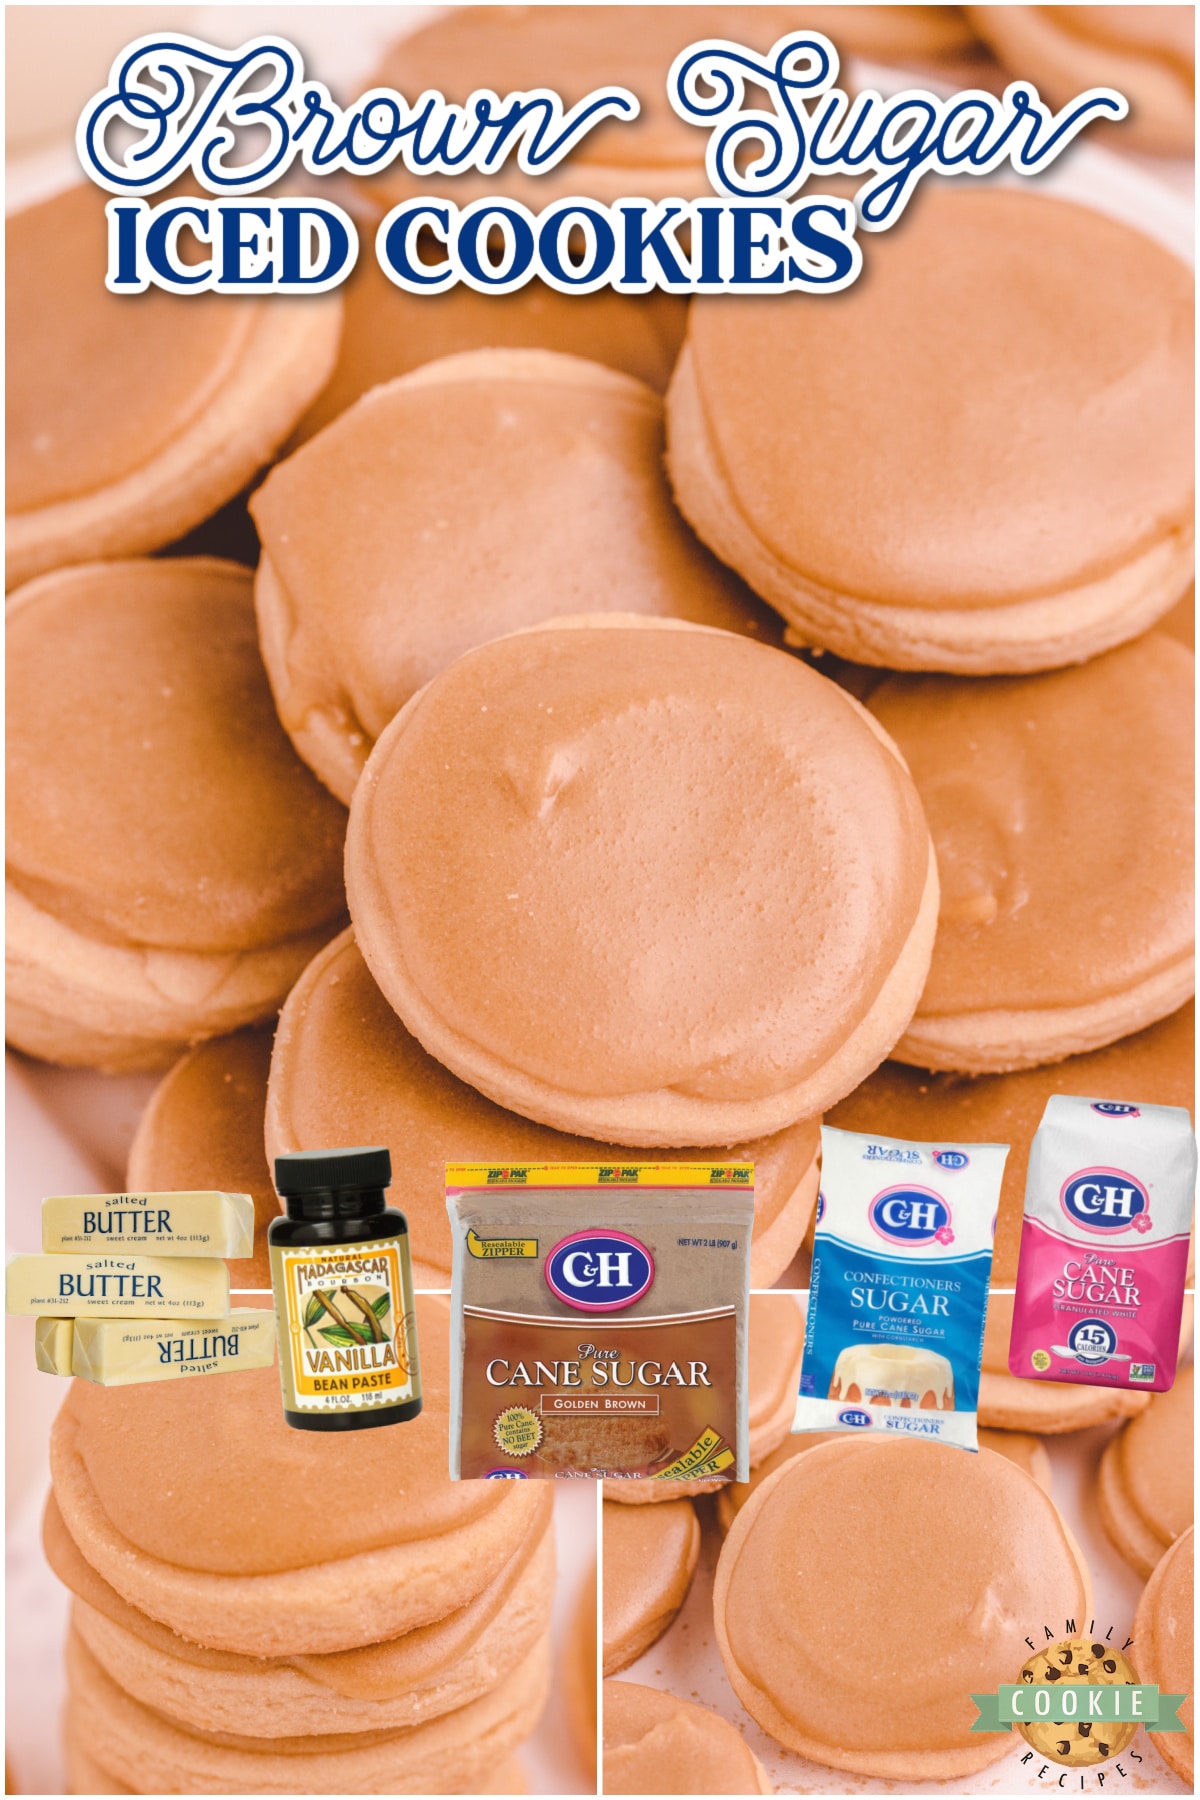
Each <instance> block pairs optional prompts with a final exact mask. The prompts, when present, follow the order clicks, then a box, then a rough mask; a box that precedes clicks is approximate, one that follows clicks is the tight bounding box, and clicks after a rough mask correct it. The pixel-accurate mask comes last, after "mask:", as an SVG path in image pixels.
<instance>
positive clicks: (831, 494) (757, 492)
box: [667, 184, 1194, 675]
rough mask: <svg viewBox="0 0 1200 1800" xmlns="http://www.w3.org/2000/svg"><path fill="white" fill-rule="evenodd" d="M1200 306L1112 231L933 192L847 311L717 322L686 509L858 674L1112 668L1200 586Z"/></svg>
mask: <svg viewBox="0 0 1200 1800" xmlns="http://www.w3.org/2000/svg"><path fill="white" fill-rule="evenodd" d="M1192 307H1193V301H1192V278H1191V275H1190V273H1189V271H1188V270H1187V269H1186V268H1185V267H1184V265H1183V264H1182V263H1181V262H1178V261H1177V260H1176V259H1175V258H1174V257H1173V256H1171V255H1170V254H1169V253H1168V252H1167V251H1165V250H1162V249H1160V248H1159V247H1158V246H1157V245H1156V244H1154V243H1153V242H1151V241H1150V240H1149V239H1147V238H1144V237H1142V236H1141V234H1140V233H1138V232H1136V231H1132V230H1130V229H1129V228H1128V227H1127V226H1124V225H1119V224H1117V223H1116V222H1115V221H1113V220H1112V219H1107V218H1104V217H1102V216H1101V215H1100V214H1099V213H1095V212H1091V211H1088V210H1087V209H1085V208H1083V207H1078V206H1073V205H1069V204H1066V203H1064V202H1063V201H1059V200H1050V199H1045V198H1043V197H1041V196H1038V195H1035V194H1031V193H1029V192H1027V191H1025V190H1022V191H1019V192H1018V191H1015V190H1011V189H1004V188H971V189H970V190H968V189H967V188H965V187H963V186H962V185H961V184H960V185H956V186H951V185H950V184H944V185H943V186H941V187H938V188H926V189H924V190H922V192H921V193H920V195H919V196H918V197H917V199H916V200H915V201H914V202H913V204H912V205H911V206H910V207H909V208H908V211H907V212H906V214H905V216H904V218H903V219H902V221H901V223H900V224H899V225H898V226H896V227H895V228H894V229H893V230H891V231H889V232H888V233H886V234H885V235H883V236H880V237H877V238H875V239H874V240H873V241H872V243H871V244H870V245H869V246H868V254H867V267H866V269H865V271H864V273H863V274H862V276H861V277H860V278H859V280H858V281H857V282H856V283H855V284H854V286H853V287H851V288H848V289H847V290H846V292H845V293H841V294H835V295H830V296H826V297H825V298H823V299H822V300H821V301H820V302H819V304H814V305H807V306H804V305H801V306H790V305H789V306H765V307H764V306H763V305H762V304H761V302H759V301H756V300H753V299H746V298H744V297H723V298H719V299H700V300H697V301H695V302H694V303H693V305H692V308H691V312H690V315H689V322H688V336H687V342H686V344H685V346H684V349H683V352H682V354H681V356H680V359H679V362H678V364H677V365H676V369H675V374H674V377H673V378H672V382H671V388H670V392H669V394H668V407H667V411H668V443H669V466H670V472H671V480H672V482H673V484H674V487H675V493H676V497H677V498H678V500H679V503H680V505H681V506H682V508H683V510H684V512H685V513H686V514H687V516H688V518H689V519H690V520H691V522H692V524H693V525H694V526H695V528H696V530H697V532H698V533H699V535H700V536H701V537H702V538H703V539H704V541H705V543H707V544H709V545H710V546H711V547H712V549H714V550H715V551H716V553H717V555H718V556H720V557H722V558H723V559H724V560H725V561H726V562H728V563H730V564H731V565H732V566H733V567H734V568H735V569H737V570H738V572H739V573H740V574H741V575H743V576H744V577H745V579H746V580H747V581H748V582H749V583H750V585H751V587H753V588H754V589H756V591H757V592H758V593H760V594H761V595H762V596H763V597H764V599H766V600H769V601H770V602H771V604H772V605H773V606H775V607H777V608H778V610H779V611H780V612H781V613H782V614H783V615H784V617H785V618H786V619H787V620H788V621H789V623H790V624H791V625H792V627H793V628H794V632H795V634H796V635H797V636H798V637H799V638H800V639H802V640H803V641H806V642H808V643H812V644H816V645H821V646H824V647H825V648H826V649H829V650H834V651H836V652H837V653H838V654H839V655H841V656H843V657H846V658H848V659H849V660H851V661H852V662H859V663H877V664H882V665H883V666H884V667H887V668H894V669H945V670H952V671H956V672H958V673H961V674H970V675H981V674H996V673H1008V672H1019V671H1025V670H1033V669H1045V668H1055V667H1057V666H1059V665H1061V664H1064V663H1070V662H1077V661H1079V660H1080V659H1082V658H1084V657H1088V656H1094V655H1096V654H1097V652H1099V651H1101V650H1106V649H1108V648H1109V647H1110V646H1111V645H1113V644H1118V643H1122V642H1123V641H1124V640H1125V639H1127V638H1132V637H1135V636H1137V635H1138V634H1139V633H1140V632H1143V631H1145V630H1146V628H1147V627H1148V626H1149V625H1151V624H1153V622H1154V621H1155V619H1157V618H1159V617H1160V616H1161V615H1162V614H1163V613H1164V612H1166V611H1167V610H1168V608H1169V607H1171V606H1172V605H1173V604H1174V603H1175V601H1176V600H1178V599H1179V598H1180V596H1181V595H1182V594H1183V593H1184V592H1185V591H1186V589H1187V587H1188V585H1189V583H1190V582H1191V580H1192V570H1193V558H1194V551H1193V538H1192V526H1191V522H1190V521H1191V506H1192V461H1191V446H1192V425H1191V414H1190V402H1189V396H1190V393H1191V386H1192V376H1191V360H1190V359H1191V341H1192V336H1191V318H1192ZM935 316H936V318H937V320H938V328H937V330H936V331H933V330H931V329H930V324H929V321H930V319H931V318H933V317H935ZM880 344H887V345H888V346H889V352H888V360H889V368H890V370H891V374H890V377H889V379H888V380H887V381H886V382H881V381H879V380H878V378H877V356H878V346H879V345H880ZM1081 418H1086V419H1087V421H1088V426H1087V430H1086V431H1085V432H1083V433H1082V434H1081V430H1080V419H1081Z"/></svg>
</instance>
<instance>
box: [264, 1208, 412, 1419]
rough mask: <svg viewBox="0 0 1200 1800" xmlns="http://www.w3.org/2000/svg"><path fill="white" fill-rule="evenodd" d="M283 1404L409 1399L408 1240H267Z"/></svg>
mask: <svg viewBox="0 0 1200 1800" xmlns="http://www.w3.org/2000/svg"><path fill="white" fill-rule="evenodd" d="M271 1285H272V1286H273V1288H274V1290H275V1304H276V1310H277V1314H278V1320H279V1344H280V1373H281V1376H282V1380H283V1391H284V1405H285V1408H288V1409H290V1410H292V1411H297V1412H329V1411H332V1410H339V1409H342V1408H347V1409H361V1408H364V1407H372V1406H393V1405H395V1404H396V1403H397V1401H403V1400H408V1399H411V1398H412V1397H413V1395H414V1393H415V1392H416V1388H415V1384H414V1375H415V1366H414V1364H415V1354H414V1338H413V1332H412V1324H411V1318H410V1314H411V1300H410V1296H411V1292H412V1276H411V1273H410V1270H409V1259H408V1239H407V1237H402V1238H381V1239H379V1240H378V1241H376V1242H371V1243H362V1244H353V1245H344V1244H333V1245H316V1246H313V1245H306V1246H305V1247H303V1248H301V1249H290V1248H288V1247H286V1246H281V1245H277V1244H272V1246H271Z"/></svg>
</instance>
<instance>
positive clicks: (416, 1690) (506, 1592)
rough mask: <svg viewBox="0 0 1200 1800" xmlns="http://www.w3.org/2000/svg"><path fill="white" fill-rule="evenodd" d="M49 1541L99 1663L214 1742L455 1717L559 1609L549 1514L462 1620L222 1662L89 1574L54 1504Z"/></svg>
mask: <svg viewBox="0 0 1200 1800" xmlns="http://www.w3.org/2000/svg"><path fill="white" fill-rule="evenodd" d="M41 1537H43V1546H45V1555H47V1562H49V1564H50V1568H52V1570H54V1573H56V1575H58V1579H59V1580H61V1582H63V1584H65V1586H67V1588H68V1589H70V1591H72V1595H76V1609H74V1625H76V1629H77V1631H79V1636H81V1638H83V1642H85V1643H86V1645H88V1649H92V1652H94V1656H95V1658H97V1661H99V1663H101V1665H103V1667H104V1669H110V1672H112V1674H113V1679H115V1681H119V1685H121V1687H124V1688H126V1692H130V1694H131V1696H133V1697H135V1699H140V1701H144V1705H148V1706H153V1708H155V1712H160V1714H164V1715H166V1717H169V1719H175V1721H176V1723H180V1724H184V1726H185V1728H196V1730H205V1732H234V1733H237V1735H255V1737H288V1735H295V1733H300V1735H331V1733H345V1732H367V1730H383V1728H396V1726H407V1724H419V1723H421V1721H423V1719H430V1717H437V1714H443V1712H452V1710H455V1708H457V1706H464V1705H468V1703H470V1701H471V1699H477V1697H479V1696H480V1694H484V1692H486V1690H488V1688H489V1687H495V1683H497V1681H500V1679H502V1678H504V1676H507V1674H509V1672H511V1670H513V1669H515V1667H516V1665H518V1663H520V1661H522V1660H524V1658H525V1656H527V1654H529V1652H531V1651H533V1647H534V1645H536V1642H538V1640H540V1638H542V1636H543V1634H545V1631H547V1627H549V1622H551V1607H552V1602H554V1534H552V1508H551V1507H549V1505H547V1507H543V1510H542V1514H540V1516H538V1517H536V1519H534V1523H533V1526H531V1530H529V1532H527V1535H525V1539H524V1543H522V1544H520V1546H518V1548H516V1552H515V1553H513V1557H511V1559H509V1562H507V1564H506V1566H504V1570H502V1571H500V1575H498V1577H497V1579H495V1580H493V1582H489V1584H488V1586H486V1588H484V1589H480V1593H479V1595H475V1598H473V1600H470V1602H468V1604H466V1606H464V1607H459V1611H455V1613H448V1615H446V1618H441V1620H437V1622H435V1624H432V1625H421V1627H417V1629H416V1631H410V1633H405V1634H401V1636H398V1638H385V1640H383V1642H380V1643H363V1645H360V1647H356V1649H351V1651H336V1652H331V1654H317V1656H308V1654H302V1652H297V1654H286V1656H275V1658H261V1656H239V1654H236V1652H230V1651H214V1649H209V1647H207V1645H201V1643H193V1642H189V1640H187V1638H182V1636H180V1634H178V1633H175V1631H171V1629H169V1625H162V1624H158V1620H155V1618H149V1615H148V1613H142V1611H140V1609H139V1607H135V1606H130V1602H128V1600H122V1598H121V1595H119V1593H117V1589H115V1588H113V1586H112V1584H110V1582H106V1580H104V1579H103V1577H101V1575H99V1573H97V1571H95V1570H94V1568H92V1564H90V1562H86V1559H85V1557H83V1553H81V1550H79V1546H77V1544H76V1541H74V1537H72V1535H70V1532H68V1530H67V1526H65V1523H63V1516H61V1512H59V1508H58V1505H56V1501H54V1496H50V1499H49V1503H47V1512H45V1521H43V1532H41Z"/></svg>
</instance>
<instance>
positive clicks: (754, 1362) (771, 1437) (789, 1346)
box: [604, 1292, 804, 1506]
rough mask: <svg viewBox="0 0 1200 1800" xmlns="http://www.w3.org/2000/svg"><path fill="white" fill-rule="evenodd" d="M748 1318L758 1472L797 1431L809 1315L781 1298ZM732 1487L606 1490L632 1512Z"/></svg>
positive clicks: (753, 1303)
mask: <svg viewBox="0 0 1200 1800" xmlns="http://www.w3.org/2000/svg"><path fill="white" fill-rule="evenodd" d="M748 1317H749V1342H748V1348H747V1354H746V1365H747V1367H746V1424H747V1430H748V1435H749V1440H750V1443H749V1452H750V1467H751V1468H752V1469H753V1468H756V1467H757V1466H758V1464H759V1463H760V1462H761V1461H762V1460H763V1458H764V1457H765V1456H769V1455H770V1453H771V1452H772V1451H773V1450H774V1449H776V1447H777V1446H778V1445H779V1444H781V1443H782V1442H783V1441H784V1439H785V1438H786V1437H787V1434H788V1431H789V1430H790V1428H791V1423H792V1418H793V1415H794V1413H795V1410H796V1390H797V1388H798V1387H799V1385H800V1363H801V1360H802V1359H803V1355H804V1314H803V1312H802V1311H801V1309H800V1306H799V1304H798V1302H797V1299H796V1296H795V1294H794V1293H790V1292H781V1293H777V1294H751V1296H750V1308H749V1315H748ZM663 1448H664V1449H665V1448H666V1446H665V1445H664V1446H663ZM728 1485H729V1484H728V1483H727V1482H723V1481H721V1480H719V1479H718V1480H716V1481H654V1480H649V1481H647V1480H644V1479H639V1480H630V1481H618V1480H609V1481H606V1482H605V1484H604V1498H605V1499H606V1500H617V1501H622V1502H624V1504H625V1505H626V1506H646V1505H654V1504H658V1505H662V1504H663V1503H665V1502H667V1501H672V1500H680V1499H683V1498H685V1497H687V1496H695V1495H697V1494H710V1493H713V1492H715V1491H721V1492H723V1491H724V1490H725V1489H726V1488H727V1487H728Z"/></svg>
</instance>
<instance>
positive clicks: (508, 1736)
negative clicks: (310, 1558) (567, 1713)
mask: <svg viewBox="0 0 1200 1800" xmlns="http://www.w3.org/2000/svg"><path fill="white" fill-rule="evenodd" d="M67 1681H68V1691H69V1699H68V1703H67V1735H68V1740H70V1739H71V1738H72V1737H76V1738H78V1739H79V1740H81V1741H82V1742H83V1743H84V1744H85V1746H86V1747H87V1751H88V1753H89V1754H90V1756H91V1758H92V1759H93V1760H94V1761H95V1762H96V1763H97V1764H98V1765H99V1766H100V1767H101V1768H102V1769H104V1770H106V1771H107V1772H109V1773H110V1774H112V1775H114V1776H115V1777H116V1778H117V1779H118V1780H120V1781H123V1782H124V1783H125V1784H126V1786H127V1787H128V1788H129V1789H130V1791H131V1792H134V1793H143V1794H171V1793H174V1794H202V1793H208V1794H214V1793H215V1794H270V1793H276V1794H278V1793H285V1794H356V1793H357V1794H381V1793H383V1794H446V1793H449V1794H454V1793H471V1794H473V1793H476V1792H486V1791H487V1789H486V1788H481V1787H480V1783H481V1782H483V1781H486V1780H487V1778H488V1774H489V1771H493V1770H495V1769H496V1766H497V1764H499V1763H500V1762H501V1760H502V1759H507V1757H508V1754H509V1752H510V1751H511V1750H512V1749H513V1748H514V1747H515V1746H516V1745H517V1744H519V1743H521V1742H522V1741H523V1740H524V1739H525V1738H527V1737H528V1736H529V1734H530V1732H531V1731H532V1730H533V1727H534V1725H535V1724H536V1722H537V1718H538V1715H539V1714H540V1712H541V1710H542V1707H543V1705H544V1703H545V1699H546V1694H547V1691H548V1688H549V1684H550V1648H549V1640H548V1639H547V1638H543V1640H542V1641H541V1643H540V1644H539V1646H538V1648H537V1650H536V1651H535V1652H534V1654H533V1655H532V1656H530V1657H528V1658H526V1660H525V1661H524V1662H523V1663H521V1664H519V1665H518V1667H517V1668H516V1670H515V1671H514V1672H513V1673H512V1674H511V1675H509V1676H507V1677H506V1678H505V1679H504V1680H503V1681H500V1682H499V1683H497V1685H496V1686H495V1687H494V1688H491V1689H489V1690H488V1692H487V1693H485V1694H483V1695H482V1696H481V1697H480V1698H479V1699H478V1700H473V1701H472V1702H471V1703H470V1705H468V1706H465V1707H461V1708H459V1709H458V1710H457V1711H456V1712H452V1713H442V1714H439V1715H438V1716H437V1717H435V1718H432V1719H429V1720H426V1721H425V1723H423V1724H421V1725H416V1726H412V1727H408V1728H405V1729H402V1730H399V1731H378V1732H377V1731H366V1732H351V1733H346V1734H339V1735H337V1736H331V1737H321V1736H317V1735H313V1734H311V1733H310V1734H301V1735H297V1736H293V1737H284V1738H261V1737H242V1736H240V1735H238V1734H236V1733H232V1732H205V1731H201V1730H199V1729H188V1728H186V1727H184V1726H182V1725H180V1724H178V1723H177V1722H176V1721H175V1720H173V1719H168V1718H164V1717H163V1716H162V1715H161V1714H159V1713H157V1712H155V1711H153V1710H152V1709H151V1708H150V1707H148V1706H145V1705H143V1704H142V1703H141V1702H140V1701H139V1700H137V1699H135V1698H134V1697H133V1696H132V1695H130V1694H128V1693H126V1691H125V1690H124V1688H122V1687H120V1686H118V1684H117V1683H116V1682H115V1681H114V1680H113V1678H112V1676H111V1675H110V1674H109V1673H108V1672H107V1671H106V1670H105V1669H104V1668H102V1666H101V1665H100V1663H99V1662H98V1661H97V1660H96V1658H95V1657H94V1656H93V1655H92V1653H91V1651H90V1650H88V1648H87V1647H86V1645H85V1644H84V1643H83V1641H82V1639H81V1638H80V1636H79V1633H78V1632H76V1631H73V1632H72V1633H71V1636H70V1637H69V1638H68V1640H67Z"/></svg>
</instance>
